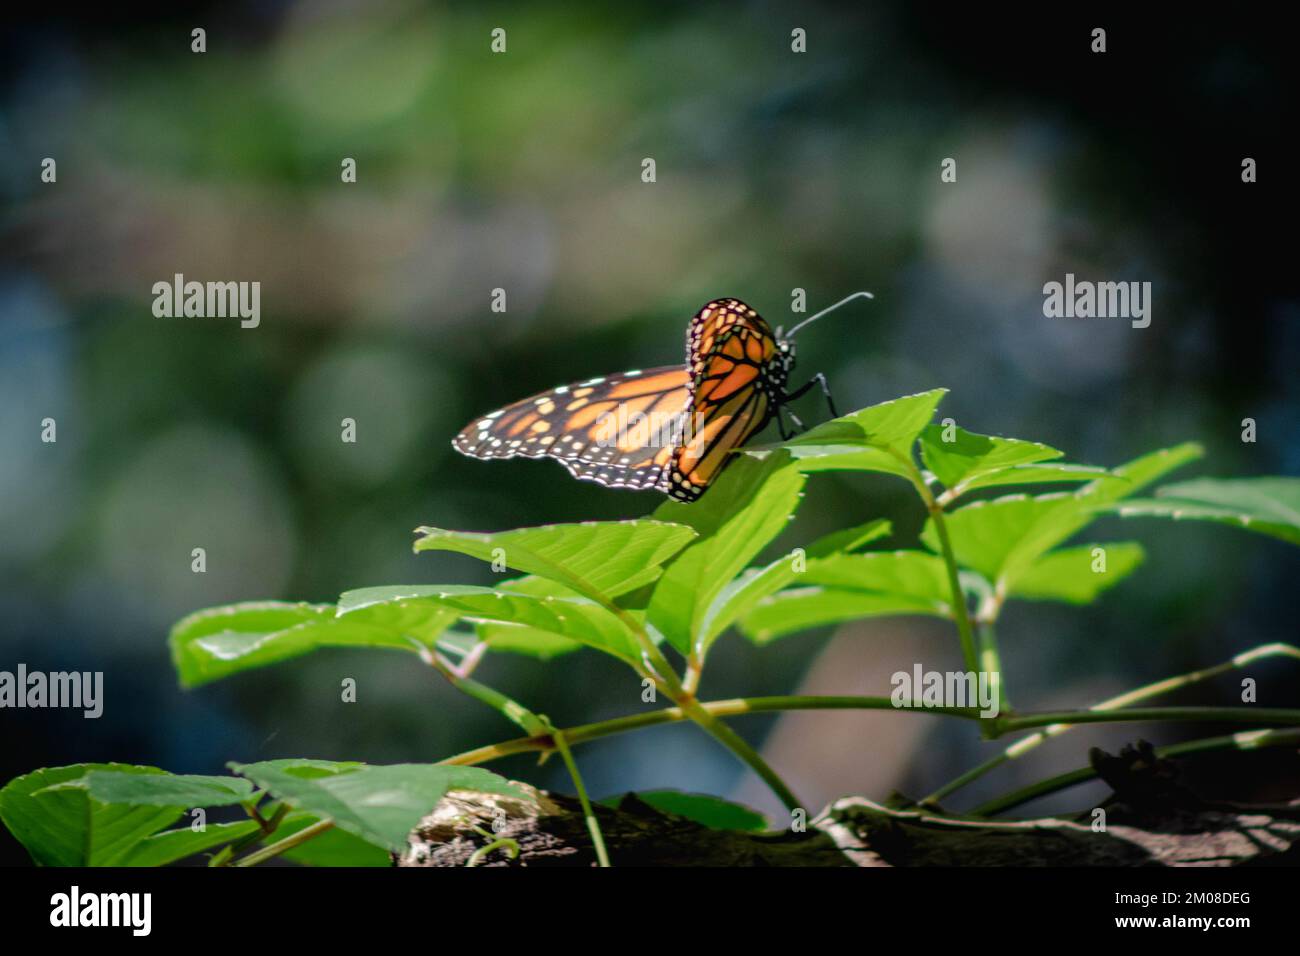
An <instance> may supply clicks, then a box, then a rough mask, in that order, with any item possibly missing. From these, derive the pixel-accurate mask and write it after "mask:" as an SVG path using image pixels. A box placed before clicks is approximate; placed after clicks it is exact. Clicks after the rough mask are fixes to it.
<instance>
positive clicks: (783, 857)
mask: <svg viewBox="0 0 1300 956" xmlns="http://www.w3.org/2000/svg"><path fill="white" fill-rule="evenodd" d="M1092 758H1093V764H1094V766H1095V767H1097V769H1098V772H1099V774H1100V775H1101V777H1102V778H1103V779H1104V780H1105V781H1106V782H1107V783H1108V784H1110V786H1111V787H1112V789H1114V790H1115V793H1114V794H1113V795H1112V797H1111V798H1110V799H1108V800H1107V801H1105V802H1104V803H1103V804H1102V805H1101V806H1102V809H1103V810H1104V811H1105V814H1104V818H1105V826H1104V829H1102V828H1094V814H1093V813H1092V812H1089V813H1088V814H1087V815H1086V817H1081V818H1078V819H1066V818H1059V817H1044V818H1040V819H1032V820H1014V821H1001V820H989V819H979V818H970V817H958V816H954V815H950V814H945V813H942V812H930V811H923V810H920V809H918V808H916V807H901V808H899V807H887V806H884V805H881V804H879V803H875V802H873V801H871V800H868V799H867V798H865V797H845V798H843V799H840V800H836V801H835V802H834V803H832V804H831V805H830V806H828V807H827V808H826V809H825V810H823V811H822V813H821V814H819V815H818V816H817V817H816V818H814V819H813V820H811V821H809V824H808V826H807V828H806V832H793V831H792V830H783V831H772V832H766V833H748V832H741V831H735V830H714V829H710V828H708V827H706V826H703V825H702V824H699V823H696V822H694V821H692V820H688V819H686V818H684V817H680V816H676V815H674V814H670V813H665V812H663V811H660V810H658V809H656V808H654V807H652V806H650V805H649V804H647V803H645V802H644V801H642V800H640V799H638V798H637V796H636V795H635V794H628V795H627V796H625V797H624V798H623V799H622V800H621V801H620V803H619V805H618V806H617V807H605V806H599V805H598V806H596V807H595V808H594V809H595V813H596V816H597V819H598V820H599V822H600V827H601V831H602V833H603V835H604V839H605V844H606V846H607V848H608V850H609V856H610V860H611V862H612V863H613V865H615V866H1241V865H1249V864H1261V863H1278V864H1291V865H1294V864H1297V863H1300V801H1293V802H1291V803H1286V804H1277V805H1256V806H1250V805H1242V804H1231V803H1208V802H1205V801H1202V800H1200V799H1198V798H1197V797H1196V796H1195V795H1194V794H1192V793H1190V792H1189V791H1187V790H1184V789H1182V788H1181V787H1180V786H1179V785H1178V784H1177V782H1176V780H1175V779H1174V776H1173V773H1172V772H1171V770H1170V765H1169V764H1168V763H1167V762H1164V761H1157V760H1154V759H1153V755H1152V753H1151V751H1150V748H1149V747H1145V746H1143V745H1139V746H1138V747H1137V748H1125V750H1124V751H1123V752H1122V753H1121V754H1120V755H1118V756H1110V755H1107V754H1104V753H1101V752H1100V751H1094V752H1093V754H1092ZM520 786H524V787H526V789H528V790H529V791H530V792H531V793H532V794H533V795H534V797H535V802H530V801H527V800H519V799H513V798H507V797H502V796H499V795H495V794H480V793H466V792H458V793H453V794H449V795H448V796H446V797H444V798H443V800H442V801H441V802H440V803H439V804H438V807H437V808H436V809H435V810H434V812H433V813H432V814H430V815H429V816H428V817H426V818H425V819H424V820H423V821H422V822H421V824H420V826H419V827H418V828H417V829H416V830H415V831H414V832H413V833H412V834H411V849H410V850H409V851H408V852H406V853H405V854H403V855H402V856H401V857H400V858H399V859H396V860H395V863H396V864H397V865H398V866H464V865H466V864H468V863H469V862H470V860H471V857H474V855H475V853H476V852H477V851H480V850H482V849H483V848H484V847H487V846H489V845H490V844H491V843H492V842H493V841H494V840H497V839H502V838H504V840H505V841H513V844H514V846H517V848H518V855H517V856H514V857H512V856H511V854H510V849H512V847H511V844H510V843H507V842H503V843H502V844H501V845H500V846H498V847H496V848H494V849H492V850H490V851H488V852H486V853H479V855H478V857H477V858H476V859H475V860H474V862H475V865H481V866H592V865H594V864H595V861H596V855H595V852H594V851H593V849H592V844H591V837H590V835H589V833H588V831H587V825H586V821H585V820H584V818H583V816H582V811H581V808H580V806H579V804H578V801H577V800H575V799H573V798H571V797H567V796H563V795H559V794H552V793H546V792H545V791H539V790H533V789H532V788H531V787H527V785H525V784H521V785H520Z"/></svg>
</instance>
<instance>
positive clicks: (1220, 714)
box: [1002, 707, 1300, 733]
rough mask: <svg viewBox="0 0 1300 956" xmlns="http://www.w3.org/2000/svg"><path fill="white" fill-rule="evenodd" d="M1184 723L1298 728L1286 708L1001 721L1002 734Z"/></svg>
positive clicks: (1081, 713)
mask: <svg viewBox="0 0 1300 956" xmlns="http://www.w3.org/2000/svg"><path fill="white" fill-rule="evenodd" d="M1150 720H1183V721H1195V722H1209V723H1213V722H1215V721H1219V722H1222V723H1230V724H1284V725H1287V726H1296V725H1300V710H1294V709H1290V708H1285V707H1130V708H1128V709H1126V710H1062V711H1054V712H1048V713H1036V714H1021V715H1019V716H1016V717H1008V718H1007V719H1006V720H1005V721H1003V728H1002V732H1003V733H1011V732H1013V731H1017V730H1026V729H1028V728H1030V727H1044V726H1050V725H1052V724H1119V723H1130V722H1133V721H1150Z"/></svg>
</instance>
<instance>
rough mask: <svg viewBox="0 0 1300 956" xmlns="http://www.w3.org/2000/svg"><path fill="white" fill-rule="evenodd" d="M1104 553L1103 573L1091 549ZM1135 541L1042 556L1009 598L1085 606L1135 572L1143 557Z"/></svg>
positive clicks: (1086, 546)
mask: <svg viewBox="0 0 1300 956" xmlns="http://www.w3.org/2000/svg"><path fill="white" fill-rule="evenodd" d="M1096 548H1102V549H1103V550H1104V551H1105V564H1104V566H1105V570H1095V569H1096V568H1099V567H1101V563H1100V561H1099V560H1098V555H1096V554H1094V553H1093V552H1094V549H1096ZM1145 554H1146V553H1145V552H1144V551H1143V549H1142V545H1140V544H1138V543H1137V542H1136V541H1113V542H1110V543H1108V544H1090V545H1085V546H1083V547H1077V548H1062V549H1060V550H1059V551H1052V552H1049V553H1048V554H1045V555H1043V556H1042V557H1041V558H1039V559H1038V560H1037V561H1036V562H1034V564H1032V565H1030V567H1029V569H1028V570H1027V571H1026V572H1025V573H1024V574H1023V575H1021V576H1020V578H1019V580H1017V581H1016V582H1015V584H1014V585H1013V586H1012V588H1011V590H1010V592H1009V596H1011V597H1020V598H1029V599H1031V600H1037V601H1065V602H1068V603H1070V604H1088V603H1089V602H1091V601H1093V600H1095V599H1096V598H1097V596H1098V595H1099V594H1101V593H1102V592H1103V591H1106V590H1108V589H1109V588H1112V587H1114V586H1115V585H1116V584H1119V582H1120V581H1122V580H1124V578H1126V577H1128V576H1129V574H1131V573H1132V572H1133V571H1135V570H1137V568H1138V566H1139V565H1141V564H1142V561H1143V559H1144V557H1145Z"/></svg>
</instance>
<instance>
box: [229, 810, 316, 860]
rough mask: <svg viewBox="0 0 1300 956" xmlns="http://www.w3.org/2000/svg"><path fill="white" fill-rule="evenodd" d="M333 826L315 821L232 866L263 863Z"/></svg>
mask: <svg viewBox="0 0 1300 956" xmlns="http://www.w3.org/2000/svg"><path fill="white" fill-rule="evenodd" d="M333 826H334V821H333V820H317V821H316V822H315V823H313V824H312V825H311V826H309V827H303V828H302V829H301V830H299V831H298V832H297V833H291V834H289V835H288V836H287V837H285V838H284V839H283V840H279V841H278V842H276V843H272V844H271V845H270V846H268V847H263V848H262V849H260V850H258V851H257V852H256V853H250V854H248V856H246V857H243V858H242V859H239V860H236V861H235V862H234V864H233V865H234V866H256V865H257V864H258V863H264V862H266V861H267V860H269V859H271V858H272V857H276V856H279V855H280V854H281V853H284V852H285V851H287V850H292V849H293V848H294V847H296V846H298V845H300V844H303V843H306V842H307V841H308V840H310V839H312V838H313V837H317V836H320V835H321V834H322V833H324V832H325V831H326V830H328V829H330V828H331V827H333Z"/></svg>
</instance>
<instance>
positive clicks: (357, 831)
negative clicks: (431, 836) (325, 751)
mask: <svg viewBox="0 0 1300 956" xmlns="http://www.w3.org/2000/svg"><path fill="white" fill-rule="evenodd" d="M295 765H299V762H298V761H283V760H271V761H264V762H262V763H251V764H233V763H232V764H231V765H230V769H232V770H233V771H235V772H236V773H238V774H241V775H243V776H245V777H248V778H249V779H250V780H252V781H253V782H254V783H255V784H257V785H258V786H259V787H261V788H263V789H264V790H266V791H268V792H269V793H270V794H272V795H273V796H274V797H275V798H276V799H278V800H283V801H284V802H285V803H288V804H289V805H290V806H292V807H294V808H295V809H298V810H303V811H306V812H308V813H312V814H315V815H316V816H318V817H320V818H322V819H329V820H333V821H334V825H335V826H337V827H339V828H340V829H342V830H344V831H346V832H348V833H351V834H352V835H353V836H356V837H360V838H361V839H362V840H365V841H366V842H367V843H372V844H374V845H375V846H377V847H381V848H383V849H385V850H391V851H393V852H400V851H401V850H403V849H405V847H406V845H407V835H408V834H409V833H410V832H411V830H413V829H414V828H415V826H416V824H418V823H419V822H420V820H421V819H422V818H423V817H425V816H426V815H428V814H429V813H430V812H431V811H432V810H433V808H434V807H435V806H437V804H438V801H439V800H441V799H442V798H443V796H444V795H445V794H446V793H447V792H448V791H450V790H472V791H476V792H479V793H499V794H505V795H507V796H511V797H515V798H516V799H521V800H528V799H531V797H530V796H529V794H528V792H527V791H525V790H523V789H522V788H520V787H518V786H516V785H515V784H512V783H511V782H510V781H508V780H506V779H505V778H504V777H499V776H497V775H496V774H494V773H491V772H490V771H487V770H483V769H482V768H480V767H454V766H447V765H442V764H391V765H388V766H371V765H363V766H361V767H358V768H356V769H353V770H347V771H345V772H342V773H326V774H325V775H323V776H315V777H307V776H302V775H301V774H299V773H297V772H295ZM315 769H317V770H319V768H315Z"/></svg>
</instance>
